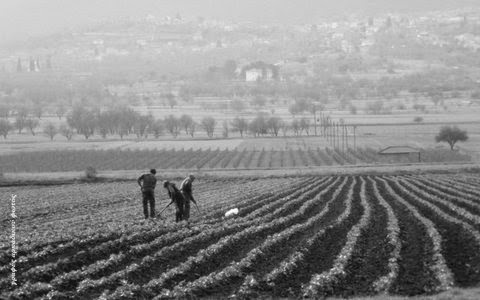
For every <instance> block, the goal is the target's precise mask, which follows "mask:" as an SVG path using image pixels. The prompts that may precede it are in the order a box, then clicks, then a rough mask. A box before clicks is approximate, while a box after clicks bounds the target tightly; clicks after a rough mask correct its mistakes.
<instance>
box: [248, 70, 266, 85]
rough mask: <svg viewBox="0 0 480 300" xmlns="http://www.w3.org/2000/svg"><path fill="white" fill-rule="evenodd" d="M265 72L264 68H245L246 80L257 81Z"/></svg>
mask: <svg viewBox="0 0 480 300" xmlns="http://www.w3.org/2000/svg"><path fill="white" fill-rule="evenodd" d="M262 75H263V72H262V69H255V68H254V69H250V70H245V81H248V82H251V81H257V80H259V79H261V78H262Z"/></svg>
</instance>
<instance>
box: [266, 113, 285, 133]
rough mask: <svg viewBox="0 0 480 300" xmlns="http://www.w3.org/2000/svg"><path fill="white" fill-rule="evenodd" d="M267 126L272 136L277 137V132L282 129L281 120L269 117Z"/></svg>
mask: <svg viewBox="0 0 480 300" xmlns="http://www.w3.org/2000/svg"><path fill="white" fill-rule="evenodd" d="M267 126H268V130H270V133H271V134H272V136H278V132H279V131H280V128H282V126H283V120H282V119H280V118H278V117H270V118H269V119H268V120H267Z"/></svg>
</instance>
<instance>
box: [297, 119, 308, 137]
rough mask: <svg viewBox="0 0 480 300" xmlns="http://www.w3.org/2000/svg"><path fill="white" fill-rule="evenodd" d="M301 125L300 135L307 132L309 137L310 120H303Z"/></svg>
mask: <svg viewBox="0 0 480 300" xmlns="http://www.w3.org/2000/svg"><path fill="white" fill-rule="evenodd" d="M299 125H300V133H302V131H305V133H306V134H307V135H310V120H309V119H306V118H301V119H300V123H299Z"/></svg>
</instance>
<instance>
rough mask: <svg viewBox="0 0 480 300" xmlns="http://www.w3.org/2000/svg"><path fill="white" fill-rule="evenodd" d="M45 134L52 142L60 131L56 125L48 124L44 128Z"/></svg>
mask: <svg viewBox="0 0 480 300" xmlns="http://www.w3.org/2000/svg"><path fill="white" fill-rule="evenodd" d="M43 132H44V133H45V134H46V135H47V136H49V137H50V140H53V138H54V137H55V135H57V133H58V130H57V127H55V125H54V124H53V123H50V122H49V123H47V125H45V127H44V128H43Z"/></svg>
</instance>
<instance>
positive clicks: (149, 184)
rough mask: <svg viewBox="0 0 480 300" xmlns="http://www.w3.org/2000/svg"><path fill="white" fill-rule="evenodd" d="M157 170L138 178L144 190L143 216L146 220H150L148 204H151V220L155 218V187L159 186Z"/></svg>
mask: <svg viewBox="0 0 480 300" xmlns="http://www.w3.org/2000/svg"><path fill="white" fill-rule="evenodd" d="M156 173H157V171H156V170H155V169H151V170H150V174H143V175H142V176H140V177H138V179H137V183H138V185H139V186H140V188H141V190H142V197H143V214H144V215H145V219H148V204H150V218H154V217H155V186H156V185H157V178H155V174H156Z"/></svg>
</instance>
